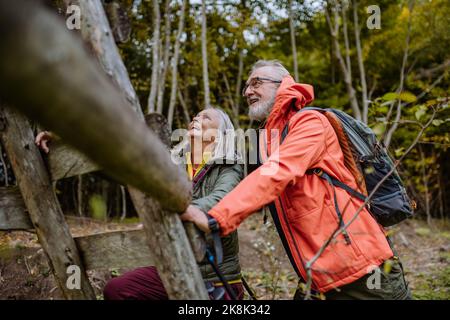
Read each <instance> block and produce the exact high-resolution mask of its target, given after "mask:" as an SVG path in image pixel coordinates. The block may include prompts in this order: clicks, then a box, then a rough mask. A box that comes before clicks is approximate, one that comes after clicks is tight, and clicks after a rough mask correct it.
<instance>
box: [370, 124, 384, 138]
mask: <svg viewBox="0 0 450 320" xmlns="http://www.w3.org/2000/svg"><path fill="white" fill-rule="evenodd" d="M385 130H386V127H385V125H384V123H378V124H376V125H375V126H374V127H373V128H372V131H373V132H374V133H375V134H376V135H377V136H381V135H382V134H383V133H384V131H385Z"/></svg>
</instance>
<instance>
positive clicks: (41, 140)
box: [34, 131, 53, 153]
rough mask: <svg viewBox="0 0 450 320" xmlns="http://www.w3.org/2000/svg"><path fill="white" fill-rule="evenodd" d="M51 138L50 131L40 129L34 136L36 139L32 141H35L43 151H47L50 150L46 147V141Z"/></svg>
mask: <svg viewBox="0 0 450 320" xmlns="http://www.w3.org/2000/svg"><path fill="white" fill-rule="evenodd" d="M52 139H53V135H52V133H51V132H48V131H42V132H39V133H38V135H37V136H36V140H35V141H34V143H36V145H37V146H38V147H39V148H40V149H42V150H44V152H45V153H48V152H49V151H50V149H49V148H48V143H49V142H50V141H51V140H52Z"/></svg>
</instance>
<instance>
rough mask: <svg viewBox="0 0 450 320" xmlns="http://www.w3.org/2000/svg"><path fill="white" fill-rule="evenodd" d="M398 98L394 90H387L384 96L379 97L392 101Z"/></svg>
mask: <svg viewBox="0 0 450 320" xmlns="http://www.w3.org/2000/svg"><path fill="white" fill-rule="evenodd" d="M397 98H398V94H397V93H395V92H388V93H386V94H385V95H384V96H382V97H381V99H383V100H384V101H392V100H396V99H397Z"/></svg>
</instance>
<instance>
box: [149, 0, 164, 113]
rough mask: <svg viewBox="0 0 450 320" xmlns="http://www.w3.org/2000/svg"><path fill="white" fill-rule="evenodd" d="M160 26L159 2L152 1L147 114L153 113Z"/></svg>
mask: <svg viewBox="0 0 450 320" xmlns="http://www.w3.org/2000/svg"><path fill="white" fill-rule="evenodd" d="M160 25H161V13H160V11H159V1H158V0H153V28H154V30H153V46H152V77H151V80H150V93H149V95H148V100H147V112H148V113H151V112H155V111H156V108H155V100H156V95H157V91H158V75H159V45H160V43H159V42H160V39H159V33H160Z"/></svg>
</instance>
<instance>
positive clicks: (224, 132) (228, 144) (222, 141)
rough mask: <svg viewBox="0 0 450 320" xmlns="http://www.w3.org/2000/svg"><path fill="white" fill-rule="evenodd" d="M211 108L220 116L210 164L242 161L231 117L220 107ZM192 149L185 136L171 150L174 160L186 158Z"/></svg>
mask: <svg viewBox="0 0 450 320" xmlns="http://www.w3.org/2000/svg"><path fill="white" fill-rule="evenodd" d="M209 108H210V109H213V110H214V111H216V112H217V113H218V114H219V128H218V134H217V136H216V141H215V142H214V144H215V146H214V150H213V152H212V156H211V159H210V160H209V162H210V163H212V162H215V163H218V164H222V163H237V162H238V161H241V159H242V157H241V156H240V154H239V152H238V151H237V148H235V140H236V139H235V138H236V133H235V129H234V125H233V122H231V119H230V117H229V116H228V114H226V113H225V111H223V110H222V109H220V108H218V107H212V106H210V107H209ZM190 149H191V146H190V139H188V138H187V136H185V137H184V138H183V140H182V141H181V142H180V143H178V144H177V145H176V146H174V147H173V149H172V150H171V154H172V159H173V157H176V158H179V156H181V155H183V156H184V154H185V153H186V152H188V151H190Z"/></svg>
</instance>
